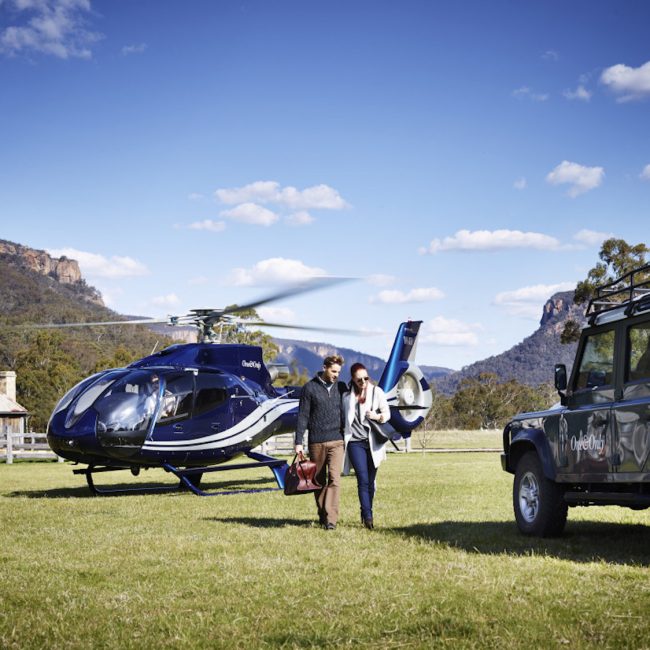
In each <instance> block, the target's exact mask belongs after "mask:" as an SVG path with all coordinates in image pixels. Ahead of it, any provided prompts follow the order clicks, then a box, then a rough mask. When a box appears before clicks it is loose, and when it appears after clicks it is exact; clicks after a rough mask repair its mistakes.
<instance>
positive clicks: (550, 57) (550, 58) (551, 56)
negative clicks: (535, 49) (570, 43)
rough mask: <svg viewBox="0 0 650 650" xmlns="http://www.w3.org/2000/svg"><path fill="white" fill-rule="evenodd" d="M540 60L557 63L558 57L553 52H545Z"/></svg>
mask: <svg viewBox="0 0 650 650" xmlns="http://www.w3.org/2000/svg"><path fill="white" fill-rule="evenodd" d="M542 59H544V61H559V60H560V55H559V54H558V53H557V52H556V51H555V50H546V52H544V54H542Z"/></svg>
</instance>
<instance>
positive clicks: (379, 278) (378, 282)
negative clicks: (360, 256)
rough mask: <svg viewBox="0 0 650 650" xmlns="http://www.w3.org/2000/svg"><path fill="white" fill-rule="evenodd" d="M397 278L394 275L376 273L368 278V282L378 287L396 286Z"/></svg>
mask: <svg viewBox="0 0 650 650" xmlns="http://www.w3.org/2000/svg"><path fill="white" fill-rule="evenodd" d="M395 281H396V278H395V276H394V275H387V274H385V273H375V274H373V275H369V276H368V277H366V282H367V283H368V284H372V285H374V286H376V287H387V286H389V285H391V284H395Z"/></svg>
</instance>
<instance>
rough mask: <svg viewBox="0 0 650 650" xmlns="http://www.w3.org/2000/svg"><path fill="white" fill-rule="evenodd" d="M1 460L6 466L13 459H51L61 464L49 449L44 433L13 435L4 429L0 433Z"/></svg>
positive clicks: (61, 459) (60, 460)
mask: <svg viewBox="0 0 650 650" xmlns="http://www.w3.org/2000/svg"><path fill="white" fill-rule="evenodd" d="M2 458H4V460H5V462H6V463H7V464H11V463H13V462H14V458H28V459H30V460H41V459H46V460H48V459H52V460H58V462H59V463H62V462H63V458H61V457H60V456H57V455H56V454H55V453H54V452H53V451H52V450H51V449H50V446H49V445H48V444H47V435H46V434H45V433H14V432H13V431H8V430H7V429H6V427H5V430H4V431H1V432H0V459H2Z"/></svg>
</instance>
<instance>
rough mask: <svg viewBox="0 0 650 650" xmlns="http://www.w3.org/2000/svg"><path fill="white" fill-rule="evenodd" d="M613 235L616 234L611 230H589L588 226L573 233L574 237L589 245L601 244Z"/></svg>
mask: <svg viewBox="0 0 650 650" xmlns="http://www.w3.org/2000/svg"><path fill="white" fill-rule="evenodd" d="M613 236H614V235H613V234H612V233H611V232H598V231H596V230H587V229H586V228H583V229H582V230H580V231H578V232H577V233H576V234H575V235H573V238H574V239H575V240H576V241H579V242H581V243H582V244H586V245H587V246H600V245H601V244H602V243H603V242H604V241H605V240H606V239H609V238H610V237H613Z"/></svg>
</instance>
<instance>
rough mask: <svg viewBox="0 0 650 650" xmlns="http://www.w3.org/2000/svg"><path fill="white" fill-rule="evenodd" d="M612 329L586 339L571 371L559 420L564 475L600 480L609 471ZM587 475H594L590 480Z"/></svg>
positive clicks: (612, 389) (614, 339)
mask: <svg viewBox="0 0 650 650" xmlns="http://www.w3.org/2000/svg"><path fill="white" fill-rule="evenodd" d="M615 342H616V332H615V330H614V328H613V327H612V328H611V329H606V330H601V331H598V332H594V333H593V334H590V335H588V336H586V338H585V339H584V340H583V344H582V345H581V354H580V357H579V359H578V361H577V367H576V369H574V375H573V383H572V391H571V395H570V397H569V398H568V400H567V408H566V409H565V411H564V412H563V414H562V415H561V416H560V425H559V426H560V431H561V432H563V434H564V435H562V438H563V440H562V443H561V444H562V446H563V447H564V450H563V451H564V453H563V454H560V455H561V456H562V457H563V460H564V461H565V469H564V471H563V473H564V472H566V474H574V475H580V476H579V479H580V480H599V477H600V478H602V475H603V474H606V473H608V472H611V471H612V465H611V455H612V422H611V409H612V405H613V403H614V394H615V391H614V385H615V375H616V373H615V368H616V366H615V364H614V361H615V360H614V354H615ZM589 475H593V476H592V478H591V479H590V478H589Z"/></svg>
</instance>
